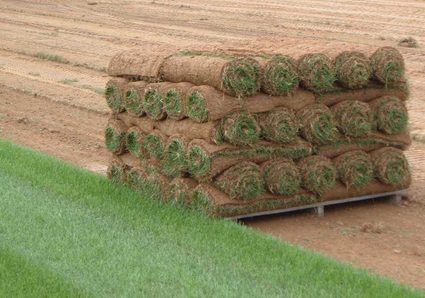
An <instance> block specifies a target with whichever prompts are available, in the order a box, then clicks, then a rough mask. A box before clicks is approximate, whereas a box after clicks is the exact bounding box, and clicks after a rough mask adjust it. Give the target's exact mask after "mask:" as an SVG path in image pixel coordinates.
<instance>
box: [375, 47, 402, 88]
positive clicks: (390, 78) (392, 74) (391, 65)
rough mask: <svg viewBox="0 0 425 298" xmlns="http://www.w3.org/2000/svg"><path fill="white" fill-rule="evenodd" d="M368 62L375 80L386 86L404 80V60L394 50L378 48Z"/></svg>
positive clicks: (391, 48)
mask: <svg viewBox="0 0 425 298" xmlns="http://www.w3.org/2000/svg"><path fill="white" fill-rule="evenodd" d="M370 60H371V64H372V71H373V75H374V77H375V79H377V80H378V81H380V82H381V83H383V84H385V85H386V86H389V85H393V84H395V83H397V82H400V81H403V80H404V72H405V66H404V59H403V56H402V55H401V54H400V52H399V51H398V50H396V49H395V48H393V47H382V48H379V49H377V50H376V51H375V52H374V53H373V54H372V56H371V57H370Z"/></svg>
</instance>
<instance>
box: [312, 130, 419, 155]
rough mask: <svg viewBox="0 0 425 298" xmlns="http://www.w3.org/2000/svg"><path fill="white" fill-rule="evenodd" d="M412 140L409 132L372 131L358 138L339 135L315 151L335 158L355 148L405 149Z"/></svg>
mask: <svg viewBox="0 0 425 298" xmlns="http://www.w3.org/2000/svg"><path fill="white" fill-rule="evenodd" d="M411 142H412V140H411V138H410V135H409V133H408V132H404V133H401V134H398V135H388V134H385V133H380V132H377V131H371V132H370V133H369V134H368V135H367V136H365V137H358V138H347V137H346V136H343V135H339V136H338V138H337V140H336V141H335V142H334V143H332V144H328V145H323V146H317V147H315V153H316V154H319V155H323V156H326V157H329V158H334V157H337V156H339V155H341V154H343V153H345V152H349V151H353V150H362V151H365V152H371V151H374V150H377V149H380V148H383V147H395V148H399V149H403V150H405V149H407V148H408V147H409V146H410V144H411Z"/></svg>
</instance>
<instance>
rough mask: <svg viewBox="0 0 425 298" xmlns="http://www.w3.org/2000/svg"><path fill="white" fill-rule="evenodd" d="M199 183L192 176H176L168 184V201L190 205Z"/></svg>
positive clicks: (177, 204)
mask: <svg viewBox="0 0 425 298" xmlns="http://www.w3.org/2000/svg"><path fill="white" fill-rule="evenodd" d="M197 185H198V183H197V182H196V181H195V180H193V179H192V178H180V177H177V178H174V179H173V180H171V182H170V184H169V186H168V191H167V196H166V201H167V202H169V203H170V204H171V205H174V206H184V207H187V206H189V205H190V203H191V197H192V191H193V189H194V188H195V187H196V186H197Z"/></svg>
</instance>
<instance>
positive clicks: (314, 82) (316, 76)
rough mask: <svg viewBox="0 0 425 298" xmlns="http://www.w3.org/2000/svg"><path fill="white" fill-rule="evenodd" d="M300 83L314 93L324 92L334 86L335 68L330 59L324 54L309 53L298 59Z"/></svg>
mask: <svg viewBox="0 0 425 298" xmlns="http://www.w3.org/2000/svg"><path fill="white" fill-rule="evenodd" d="M298 71H299V74H300V79H301V85H302V86H303V87H304V88H306V89H308V90H310V91H313V92H315V93H319V94H321V93H326V92H329V91H331V90H332V89H333V88H334V83H335V81H336V74H335V68H334V65H333V63H332V61H331V59H330V58H329V57H328V56H326V55H325V54H321V53H311V54H306V55H303V56H301V57H300V58H299V60H298Z"/></svg>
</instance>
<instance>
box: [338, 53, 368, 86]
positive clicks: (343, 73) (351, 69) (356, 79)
mask: <svg viewBox="0 0 425 298" xmlns="http://www.w3.org/2000/svg"><path fill="white" fill-rule="evenodd" d="M335 71H336V77H337V78H338V82H339V83H340V84H341V86H343V87H344V88H348V89H358V88H364V87H366V86H367V85H368V83H369V78H370V77H371V76H372V67H371V63H370V60H369V58H367V57H366V55H365V54H363V53H360V52H356V51H345V52H342V53H340V54H339V55H338V56H337V57H336V58H335Z"/></svg>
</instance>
